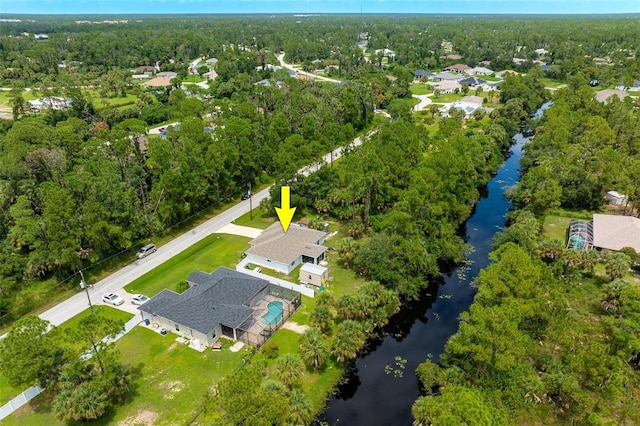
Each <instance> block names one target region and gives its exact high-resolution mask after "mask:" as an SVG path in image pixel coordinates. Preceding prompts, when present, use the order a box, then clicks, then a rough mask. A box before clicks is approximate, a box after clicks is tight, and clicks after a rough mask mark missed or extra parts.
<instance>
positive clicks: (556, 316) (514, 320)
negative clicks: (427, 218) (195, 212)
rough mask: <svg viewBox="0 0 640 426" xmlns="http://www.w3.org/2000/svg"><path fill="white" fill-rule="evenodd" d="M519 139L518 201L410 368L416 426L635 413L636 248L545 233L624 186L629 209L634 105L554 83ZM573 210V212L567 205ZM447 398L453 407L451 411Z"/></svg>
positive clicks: (630, 420) (630, 416)
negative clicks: (564, 215) (440, 342)
mask: <svg viewBox="0 0 640 426" xmlns="http://www.w3.org/2000/svg"><path fill="white" fill-rule="evenodd" d="M552 99H553V105H552V106H551V107H550V108H548V109H547V110H546V111H545V113H544V115H543V116H542V117H541V118H540V119H539V120H538V121H537V122H536V123H535V137H534V138H533V139H532V141H531V142H529V143H528V144H527V145H526V146H525V154H524V156H523V158H522V160H521V165H522V169H523V175H522V178H521V181H520V183H519V184H518V185H517V186H516V187H515V188H513V189H512V191H511V192H510V199H511V200H512V202H513V204H514V206H515V208H516V210H514V211H513V212H511V213H510V215H509V223H510V224H509V226H508V227H507V228H506V229H505V230H504V231H503V232H501V233H499V234H497V237H496V239H495V240H494V244H493V247H494V251H493V253H492V254H491V259H492V264H491V265H490V266H489V267H488V268H486V269H485V270H483V271H482V272H481V274H480V275H479V276H478V278H477V280H476V282H475V286H476V287H477V294H476V296H475V299H474V303H473V305H472V306H471V309H470V310H469V312H466V313H464V314H463V315H462V317H461V325H460V330H459V331H458V333H456V334H455V335H454V336H452V337H451V339H450V340H449V341H448V343H447V346H446V349H445V352H444V354H442V355H441V357H440V364H439V365H436V364H435V363H433V362H432V361H431V360H426V361H425V362H424V363H423V364H421V365H420V367H419V368H418V370H417V374H418V377H419V378H420V380H421V383H422V385H423V388H424V393H425V396H423V397H421V398H420V399H419V400H417V401H416V402H415V404H414V406H413V414H414V417H415V419H416V423H417V424H459V423H460V424H462V423H466V424H488V423H490V424H505V425H506V424H530V423H534V422H536V421H537V422H542V423H545V424H567V423H571V424H602V425H604V424H635V423H637V421H638V419H639V418H640V405H639V404H638V384H639V379H640V375H639V374H638V370H639V369H640V363H639V360H640V346H639V340H638V337H639V336H640V329H639V328H638V319H639V317H638V315H639V314H640V304H638V302H639V301H640V298H639V297H640V293H639V290H638V289H639V288H640V287H639V286H638V282H637V278H636V277H637V275H636V276H635V277H634V274H632V273H629V272H628V271H629V270H630V268H631V267H632V266H634V265H636V266H635V270H636V271H637V262H638V260H639V257H638V254H637V253H636V251H635V250H634V249H633V248H631V247H628V248H624V249H622V250H621V251H620V252H610V251H604V250H603V251H598V250H588V251H579V250H576V249H573V248H566V245H565V244H564V242H563V241H560V240H558V239H557V238H552V237H551V236H550V235H549V234H548V231H545V229H544V227H543V226H542V225H543V224H546V223H547V222H546V221H545V217H546V216H547V215H550V214H557V213H554V212H556V211H557V210H558V209H565V210H564V211H569V212H571V211H573V212H579V211H594V212H597V211H600V209H601V208H603V205H604V198H603V194H604V193H605V192H606V191H607V190H609V189H610V188H620V189H621V190H622V191H626V193H628V194H630V197H629V203H628V204H627V205H625V206H624V208H622V209H621V211H620V213H618V214H626V215H630V214H634V215H637V209H636V200H637V197H638V187H637V185H638V176H637V174H638V170H640V168H639V166H640V164H638V135H639V134H640V133H639V131H640V127H638V109H637V106H636V105H635V104H634V101H631V100H629V99H626V100H625V101H621V100H619V99H618V98H612V99H611V100H610V101H608V102H606V103H600V102H598V101H596V100H595V99H594V97H593V92H592V91H591V90H589V88H588V86H587V85H586V84H583V85H574V86H570V87H567V88H566V89H559V90H557V91H556V92H555V93H554V95H553V97H552ZM574 214H575V213H574ZM451 407H454V408H453V409H451Z"/></svg>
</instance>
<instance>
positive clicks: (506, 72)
mask: <svg viewBox="0 0 640 426" xmlns="http://www.w3.org/2000/svg"><path fill="white" fill-rule="evenodd" d="M510 75H518V72H516V71H513V70H504V71H500V72H497V73H496V77H498V78H504V77H508V76H510Z"/></svg>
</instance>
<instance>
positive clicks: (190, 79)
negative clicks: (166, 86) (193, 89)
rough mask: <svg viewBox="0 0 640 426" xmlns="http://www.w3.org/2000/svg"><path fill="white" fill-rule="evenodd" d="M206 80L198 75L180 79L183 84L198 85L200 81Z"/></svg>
mask: <svg viewBox="0 0 640 426" xmlns="http://www.w3.org/2000/svg"><path fill="white" fill-rule="evenodd" d="M205 80H206V79H205V78H204V77H202V76H201V75H199V74H189V75H187V76H186V77H185V78H183V79H182V82H183V83H200V82H201V81H205Z"/></svg>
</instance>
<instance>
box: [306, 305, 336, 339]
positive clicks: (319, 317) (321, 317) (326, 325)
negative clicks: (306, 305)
mask: <svg viewBox="0 0 640 426" xmlns="http://www.w3.org/2000/svg"><path fill="white" fill-rule="evenodd" d="M310 319H311V324H313V325H315V326H316V327H318V328H319V329H320V330H322V332H323V333H327V332H328V331H330V330H331V326H332V325H333V315H331V308H329V306H327V305H318V306H316V308H315V309H314V310H313V312H311V317H310Z"/></svg>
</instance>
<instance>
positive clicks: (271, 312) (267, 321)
mask: <svg viewBox="0 0 640 426" xmlns="http://www.w3.org/2000/svg"><path fill="white" fill-rule="evenodd" d="M267 310H268V312H267V313H266V314H264V315H263V316H262V323H263V324H264V325H276V324H277V323H279V322H280V320H281V319H282V312H283V311H284V308H283V305H282V302H269V304H268V305H267Z"/></svg>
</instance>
